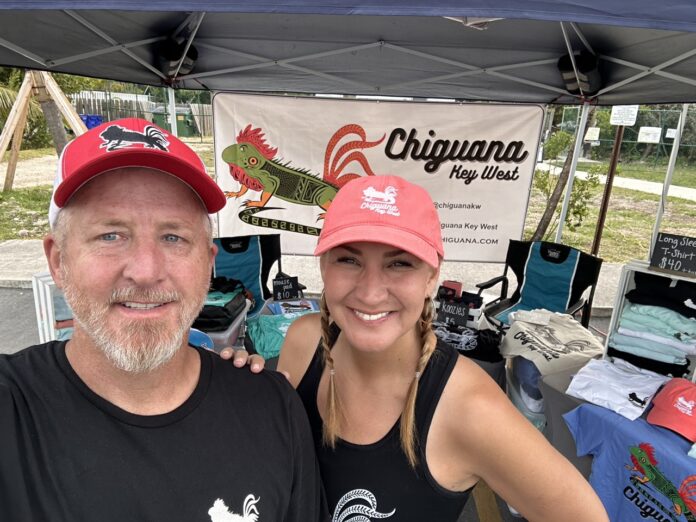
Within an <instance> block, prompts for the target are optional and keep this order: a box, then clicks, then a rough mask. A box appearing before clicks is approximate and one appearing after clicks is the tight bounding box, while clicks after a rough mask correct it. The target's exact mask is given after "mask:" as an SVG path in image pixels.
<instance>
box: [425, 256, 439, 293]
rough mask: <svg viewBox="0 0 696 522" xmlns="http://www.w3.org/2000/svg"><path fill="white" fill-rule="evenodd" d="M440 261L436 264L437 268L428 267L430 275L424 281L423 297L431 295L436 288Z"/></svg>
mask: <svg viewBox="0 0 696 522" xmlns="http://www.w3.org/2000/svg"><path fill="white" fill-rule="evenodd" d="M441 266H442V263H440V264H438V265H437V268H432V267H430V277H429V278H428V281H427V283H426V290H425V291H426V294H425V297H432V296H433V294H435V290H436V289H437V282H438V281H439V280H440V267H441Z"/></svg>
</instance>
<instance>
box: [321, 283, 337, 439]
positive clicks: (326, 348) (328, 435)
mask: <svg viewBox="0 0 696 522" xmlns="http://www.w3.org/2000/svg"><path fill="white" fill-rule="evenodd" d="M319 310H320V312H321V346H322V356H323V357H324V365H325V366H326V367H328V369H329V389H328V392H327V395H326V420H325V421H324V423H323V430H322V440H323V442H324V444H325V445H327V446H329V447H331V448H333V447H335V446H336V439H337V438H338V418H339V414H340V404H339V401H338V394H337V393H336V381H335V380H334V362H333V357H332V356H331V347H332V345H333V343H332V341H331V328H330V325H331V323H330V321H329V318H330V316H331V314H330V312H329V307H328V305H327V304H326V297H325V296H324V292H322V293H321V300H320V302H319Z"/></svg>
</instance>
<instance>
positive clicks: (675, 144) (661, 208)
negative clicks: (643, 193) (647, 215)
mask: <svg viewBox="0 0 696 522" xmlns="http://www.w3.org/2000/svg"><path fill="white" fill-rule="evenodd" d="M688 112H689V104H688V103H685V104H684V105H682V112H681V114H680V115H679V123H677V133H676V134H675V136H674V140H673V141H672V151H671V152H670V155H669V163H668V164H667V174H666V175H665V181H664V183H663V184H662V196H661V197H660V203H659V204H658V206H657V214H656V215H655V225H654V226H653V231H652V236H651V238H650V251H649V252H648V259H652V255H653V250H654V249H655V242H656V241H657V235H658V234H659V232H660V224H661V223H662V215H663V214H664V213H665V210H666V209H667V195H668V194H669V187H670V185H671V184H672V175H673V174H674V166H675V165H676V164H677V156H678V155H679V145H680V144H681V137H682V133H683V132H684V125H685V124H686V115H687V113H688Z"/></svg>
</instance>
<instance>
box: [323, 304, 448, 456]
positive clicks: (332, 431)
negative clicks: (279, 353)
mask: <svg viewBox="0 0 696 522" xmlns="http://www.w3.org/2000/svg"><path fill="white" fill-rule="evenodd" d="M320 311H321V345H322V354H323V357H324V366H325V367H326V368H327V369H328V370H329V389H328V394H327V399H326V415H325V416H324V417H325V418H324V423H323V430H322V439H323V442H324V444H325V445H327V446H329V447H331V448H333V447H335V446H336V440H337V439H338V429H339V425H340V417H341V405H340V401H339V398H338V394H337V392H336V382H335V379H334V362H333V357H332V356H331V348H332V347H333V342H334V339H333V336H332V335H331V327H330V325H331V322H330V313H329V307H328V306H327V304H326V298H325V297H324V294H323V293H322V295H321V301H320ZM434 312H435V309H434V305H433V300H432V299H431V298H430V297H428V298H426V299H425V302H424V303H423V311H422V312H421V316H420V319H419V320H418V327H419V330H420V337H421V346H422V348H421V355H420V358H419V359H418V364H417V365H416V373H415V375H414V376H413V379H412V380H411V384H410V386H409V388H408V394H407V396H406V404H405V405H404V410H403V411H402V412H401V433H400V439H401V449H402V450H403V452H404V454H405V455H406V458H407V459H408V462H409V464H410V465H411V467H413V468H415V467H416V464H417V462H418V456H417V451H416V446H417V444H418V441H417V436H416V395H417V393H418V382H419V379H420V376H421V375H422V374H423V370H424V369H425V367H426V365H427V364H428V361H429V360H430V356H431V355H432V354H433V352H434V351H435V345H436V338H435V333H434V332H433V328H432V324H433V316H434Z"/></svg>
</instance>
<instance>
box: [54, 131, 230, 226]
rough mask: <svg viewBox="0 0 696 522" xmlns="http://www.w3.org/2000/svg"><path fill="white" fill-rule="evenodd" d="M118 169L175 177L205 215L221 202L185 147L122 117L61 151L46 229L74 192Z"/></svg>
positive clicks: (218, 192) (163, 133)
mask: <svg viewBox="0 0 696 522" xmlns="http://www.w3.org/2000/svg"><path fill="white" fill-rule="evenodd" d="M124 167H147V168H151V169H155V170H159V171H161V172H165V173H167V174H171V175H172V176H175V177H177V178H179V179H180V180H181V181H183V182H184V183H186V184H187V185H188V186H189V187H190V188H191V189H192V190H193V191H194V192H195V193H196V194H198V197H200V198H201V201H202V202H203V205H204V206H205V208H206V210H207V211H208V213H209V214H213V213H215V212H217V211H219V210H220V209H221V208H222V207H224V206H225V203H226V201H227V199H226V198H225V194H224V193H223V192H222V190H221V189H220V187H218V185H217V184H216V183H215V181H214V180H213V179H212V178H211V177H210V176H208V174H207V172H206V170H205V165H203V162H202V161H201V159H200V158H199V157H198V155H197V154H196V153H195V152H194V151H193V150H192V149H191V147H189V146H188V145H186V144H185V143H184V142H183V141H181V140H180V139H178V138H177V137H176V136H174V135H172V134H170V133H169V132H167V131H166V130H164V129H161V128H160V127H158V126H156V125H154V124H153V123H151V122H149V121H147V120H142V119H139V118H125V119H121V120H115V121H110V122H107V123H104V124H102V125H99V126H98V127H95V128H93V129H91V130H89V131H87V132H86V133H84V134H82V135H80V136H78V137H77V138H75V139H74V140H72V141H71V142H70V143H68V145H67V146H66V147H65V148H64V149H63V152H62V154H61V155H60V159H59V161H58V172H57V174H56V180H55V183H54V185H53V197H52V198H51V207H50V209H49V213H48V216H49V222H50V224H51V226H53V225H54V224H55V221H56V218H57V216H58V212H60V209H61V208H63V207H64V206H65V205H66V204H67V203H68V201H69V200H70V198H71V197H72V196H73V194H75V192H77V191H78V190H79V189H80V187H82V186H83V185H84V184H85V183H87V182H88V181H89V180H91V179H92V178H94V177H95V176H98V175H99V174H103V173H104V172H108V171H111V170H114V169H120V168H124Z"/></svg>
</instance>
